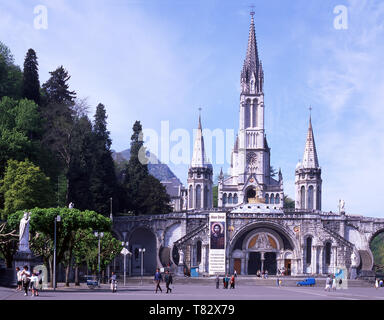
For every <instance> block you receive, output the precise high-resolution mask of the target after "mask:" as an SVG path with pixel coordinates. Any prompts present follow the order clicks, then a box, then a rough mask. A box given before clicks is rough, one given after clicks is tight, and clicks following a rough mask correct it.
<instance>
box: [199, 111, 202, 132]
mask: <svg viewBox="0 0 384 320" xmlns="http://www.w3.org/2000/svg"><path fill="white" fill-rule="evenodd" d="M201 110H203V109H202V108H201V107H200V108H199V129H201Z"/></svg>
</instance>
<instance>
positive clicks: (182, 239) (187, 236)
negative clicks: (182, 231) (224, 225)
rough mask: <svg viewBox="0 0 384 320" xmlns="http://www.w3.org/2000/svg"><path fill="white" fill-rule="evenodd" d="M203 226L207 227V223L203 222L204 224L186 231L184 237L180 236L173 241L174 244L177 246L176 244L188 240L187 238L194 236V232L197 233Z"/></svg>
mask: <svg viewBox="0 0 384 320" xmlns="http://www.w3.org/2000/svg"><path fill="white" fill-rule="evenodd" d="M205 228H208V224H207V223H204V224H202V225H200V226H198V227H197V228H195V229H193V230H192V231H190V232H188V233H187V234H186V235H185V236H184V237H182V238H180V239H179V240H177V241H175V243H174V244H175V245H176V246H177V245H180V244H182V243H183V242H185V241H188V240H189V239H191V238H192V237H194V236H195V235H196V234H198V233H199V232H201V231H202V230H204V229H205Z"/></svg>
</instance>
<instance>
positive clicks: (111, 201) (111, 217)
mask: <svg viewBox="0 0 384 320" xmlns="http://www.w3.org/2000/svg"><path fill="white" fill-rule="evenodd" d="M109 201H110V203H111V213H110V214H109V217H110V219H111V220H113V215H112V207H113V206H112V204H113V199H112V197H111V198H110V199H109Z"/></svg>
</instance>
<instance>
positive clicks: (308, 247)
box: [305, 237, 312, 264]
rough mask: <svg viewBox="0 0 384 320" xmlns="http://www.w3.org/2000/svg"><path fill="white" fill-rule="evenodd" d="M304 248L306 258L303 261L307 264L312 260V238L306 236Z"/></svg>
mask: <svg viewBox="0 0 384 320" xmlns="http://www.w3.org/2000/svg"><path fill="white" fill-rule="evenodd" d="M305 247H306V248H305V249H306V258H305V261H306V263H307V264H311V261H312V238H311V237H308V238H307V241H306V243H305Z"/></svg>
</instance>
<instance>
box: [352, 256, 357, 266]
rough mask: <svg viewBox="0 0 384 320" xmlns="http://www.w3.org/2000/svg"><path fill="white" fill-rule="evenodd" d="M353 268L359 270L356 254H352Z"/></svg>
mask: <svg viewBox="0 0 384 320" xmlns="http://www.w3.org/2000/svg"><path fill="white" fill-rule="evenodd" d="M351 263H352V264H351V267H353V268H357V256H356V255H355V252H352V254H351Z"/></svg>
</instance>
